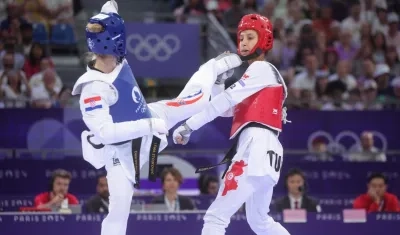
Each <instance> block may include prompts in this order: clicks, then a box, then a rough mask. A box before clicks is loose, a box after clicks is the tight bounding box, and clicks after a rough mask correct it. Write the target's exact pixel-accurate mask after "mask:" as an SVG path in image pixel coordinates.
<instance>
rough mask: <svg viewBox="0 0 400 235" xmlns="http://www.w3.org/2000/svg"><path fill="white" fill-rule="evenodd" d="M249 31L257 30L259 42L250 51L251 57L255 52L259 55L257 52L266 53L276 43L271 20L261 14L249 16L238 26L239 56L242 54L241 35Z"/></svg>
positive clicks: (244, 17)
mask: <svg viewBox="0 0 400 235" xmlns="http://www.w3.org/2000/svg"><path fill="white" fill-rule="evenodd" d="M248 29H252V30H255V31H256V32H257V34H258V42H257V44H256V45H255V46H254V48H253V49H252V50H251V51H250V54H249V55H252V54H253V53H255V52H256V53H257V51H260V50H261V51H262V52H266V51H269V50H270V49H271V48H272V45H273V43H274V37H273V33H272V24H271V22H270V21H269V19H268V18H267V17H265V16H261V15H259V14H248V15H245V16H243V18H242V19H241V20H240V23H239V26H238V31H237V42H238V53H239V54H240V51H239V43H240V33H241V32H243V31H245V30H248ZM257 49H258V50H257ZM256 50H257V51H256ZM258 53H259V52H258ZM257 56H258V55H257Z"/></svg>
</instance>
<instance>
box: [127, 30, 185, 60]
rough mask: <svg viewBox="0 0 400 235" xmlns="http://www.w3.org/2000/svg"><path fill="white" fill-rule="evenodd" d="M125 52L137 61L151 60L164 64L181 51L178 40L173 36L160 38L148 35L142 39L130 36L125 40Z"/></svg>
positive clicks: (133, 35)
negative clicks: (133, 56)
mask: <svg viewBox="0 0 400 235" xmlns="http://www.w3.org/2000/svg"><path fill="white" fill-rule="evenodd" d="M126 41H127V48H126V49H127V50H128V51H129V52H130V53H132V54H133V55H135V57H136V59H137V60H139V61H144V62H145V61H150V60H152V59H154V60H156V61H159V62H164V61H167V60H169V59H170V58H171V56H172V55H173V54H175V53H176V52H178V51H179V50H180V49H181V41H180V39H179V38H178V37H177V36H176V35H173V34H167V35H165V36H163V37H160V36H159V35H156V34H149V35H147V36H146V37H142V36H141V35H139V34H130V35H129V36H128V37H127V39H126Z"/></svg>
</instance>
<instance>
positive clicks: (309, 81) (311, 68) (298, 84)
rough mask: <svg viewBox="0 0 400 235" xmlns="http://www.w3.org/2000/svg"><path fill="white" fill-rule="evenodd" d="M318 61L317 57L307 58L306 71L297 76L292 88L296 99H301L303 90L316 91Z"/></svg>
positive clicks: (309, 56) (310, 56)
mask: <svg viewBox="0 0 400 235" xmlns="http://www.w3.org/2000/svg"><path fill="white" fill-rule="evenodd" d="M317 69H318V61H317V57H316V56H315V55H308V56H306V57H305V70H304V71H303V72H302V73H300V74H298V75H296V76H295V77H294V80H293V82H292V84H291V86H290V88H291V90H292V93H293V95H294V97H296V98H299V97H300V93H301V90H314V87H315V84H316V81H317V79H316V73H317Z"/></svg>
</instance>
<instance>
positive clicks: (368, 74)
mask: <svg viewBox="0 0 400 235" xmlns="http://www.w3.org/2000/svg"><path fill="white" fill-rule="evenodd" d="M375 68H376V67H375V63H374V61H373V60H372V59H371V58H365V59H364V60H363V61H362V67H361V71H362V74H361V77H359V78H358V82H359V83H360V84H363V83H364V82H365V81H367V80H374V74H375Z"/></svg>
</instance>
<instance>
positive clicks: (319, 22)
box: [313, 5, 334, 41]
mask: <svg viewBox="0 0 400 235" xmlns="http://www.w3.org/2000/svg"><path fill="white" fill-rule="evenodd" d="M333 22H334V20H333V19H332V9H331V8H330V6H328V5H324V6H321V15H320V17H319V18H317V19H315V20H313V28H314V29H315V30H317V31H322V32H324V33H325V35H326V37H327V39H328V41H329V40H330V39H331V38H332V31H331V26H332V24H333Z"/></svg>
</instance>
